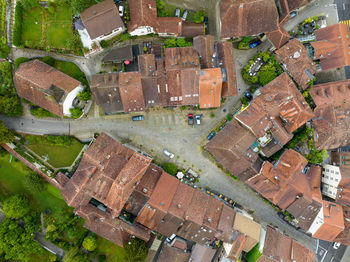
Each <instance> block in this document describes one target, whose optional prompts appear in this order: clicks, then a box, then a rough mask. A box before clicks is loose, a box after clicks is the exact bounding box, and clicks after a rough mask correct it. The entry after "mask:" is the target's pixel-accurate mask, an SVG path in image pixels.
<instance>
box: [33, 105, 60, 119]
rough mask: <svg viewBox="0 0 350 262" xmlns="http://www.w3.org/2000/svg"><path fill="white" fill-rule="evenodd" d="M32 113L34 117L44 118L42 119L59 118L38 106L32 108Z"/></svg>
mask: <svg viewBox="0 0 350 262" xmlns="http://www.w3.org/2000/svg"><path fill="white" fill-rule="evenodd" d="M30 113H31V114H32V115H33V116H36V117H38V118H42V117H58V116H56V115H55V114H53V113H51V112H49V111H47V110H45V109H44V108H41V107H38V106H33V107H31V109H30Z"/></svg>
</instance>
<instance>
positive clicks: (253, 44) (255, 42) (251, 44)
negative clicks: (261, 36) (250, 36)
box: [249, 40, 261, 48]
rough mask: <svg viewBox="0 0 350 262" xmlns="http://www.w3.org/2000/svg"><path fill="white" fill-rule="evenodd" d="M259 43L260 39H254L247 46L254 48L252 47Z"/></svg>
mask: <svg viewBox="0 0 350 262" xmlns="http://www.w3.org/2000/svg"><path fill="white" fill-rule="evenodd" d="M260 44H261V41H260V40H256V41H254V42H252V43H250V44H249V47H250V48H254V47H257V46H258V45H260Z"/></svg>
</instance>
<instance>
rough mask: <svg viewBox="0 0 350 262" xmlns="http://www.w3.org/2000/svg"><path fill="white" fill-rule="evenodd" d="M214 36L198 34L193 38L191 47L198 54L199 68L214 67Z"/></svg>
mask: <svg viewBox="0 0 350 262" xmlns="http://www.w3.org/2000/svg"><path fill="white" fill-rule="evenodd" d="M214 40H215V39H214V36H212V35H200V36H196V37H194V38H193V47H194V49H195V50H196V51H197V52H198V54H199V60H200V62H201V68H202V69H204V68H212V67H216V56H217V54H216V52H215V49H214Z"/></svg>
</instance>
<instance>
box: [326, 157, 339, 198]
mask: <svg viewBox="0 0 350 262" xmlns="http://www.w3.org/2000/svg"><path fill="white" fill-rule="evenodd" d="M341 180H342V174H341V171H340V168H339V167H338V166H333V165H328V164H324V165H323V168H322V194H323V195H326V196H328V197H330V198H333V199H336V198H337V191H338V186H339V184H340V181H341Z"/></svg>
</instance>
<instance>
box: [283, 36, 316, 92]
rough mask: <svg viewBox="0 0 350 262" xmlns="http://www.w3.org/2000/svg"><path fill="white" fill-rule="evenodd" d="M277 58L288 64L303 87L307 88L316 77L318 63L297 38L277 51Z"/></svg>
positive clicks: (291, 72) (289, 69) (288, 68)
mask: <svg viewBox="0 0 350 262" xmlns="http://www.w3.org/2000/svg"><path fill="white" fill-rule="evenodd" d="M276 60H277V62H278V63H281V64H284V65H285V66H286V68H287V70H288V71H289V72H290V74H291V75H292V77H293V79H294V80H295V81H296V82H297V84H298V85H299V86H300V87H301V88H302V89H306V88H307V87H308V84H309V82H310V81H312V80H313V79H314V74H315V73H316V64H315V62H313V61H312V60H311V58H310V57H309V55H308V51H307V49H306V48H305V47H304V45H303V44H302V43H301V42H300V41H299V40H298V39H296V38H294V39H293V40H291V41H289V42H288V43H287V44H286V45H284V46H283V47H282V48H280V49H278V50H277V51H276Z"/></svg>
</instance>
